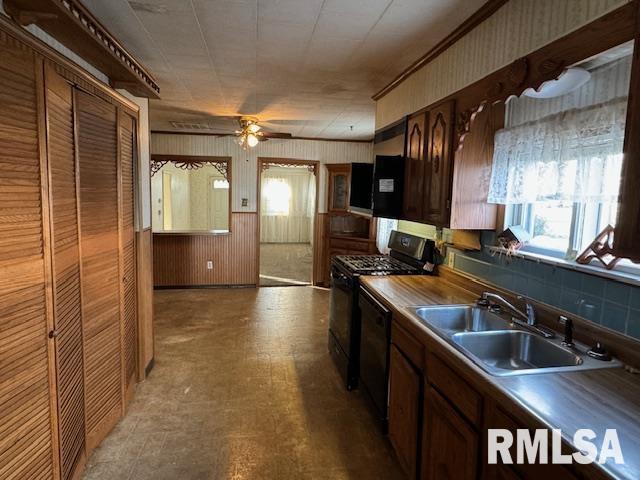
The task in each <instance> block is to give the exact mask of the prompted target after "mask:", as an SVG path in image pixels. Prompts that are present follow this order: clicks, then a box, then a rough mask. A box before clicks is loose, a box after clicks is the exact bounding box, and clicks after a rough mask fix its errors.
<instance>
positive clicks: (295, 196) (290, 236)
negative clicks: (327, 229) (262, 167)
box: [260, 167, 316, 243]
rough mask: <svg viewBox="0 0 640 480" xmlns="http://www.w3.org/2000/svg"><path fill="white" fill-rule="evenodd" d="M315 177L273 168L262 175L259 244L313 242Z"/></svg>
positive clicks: (298, 171) (306, 172) (306, 173)
mask: <svg viewBox="0 0 640 480" xmlns="http://www.w3.org/2000/svg"><path fill="white" fill-rule="evenodd" d="M315 197H316V194H315V177H314V176H313V174H312V173H311V172H309V171H308V170H306V169H302V168H295V169H294V168H290V169H287V168H279V167H271V168H269V169H267V170H266V171H265V172H264V173H263V175H262V188H261V199H260V205H261V212H260V215H261V219H260V222H261V223H260V241H261V242H264V243H310V242H311V240H312V238H313V221H312V220H313V218H314V213H315Z"/></svg>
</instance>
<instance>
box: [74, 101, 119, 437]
mask: <svg viewBox="0 0 640 480" xmlns="http://www.w3.org/2000/svg"><path fill="white" fill-rule="evenodd" d="M75 102H76V115H77V116H76V128H77V138H78V166H79V173H80V249H81V251H82V260H81V268H82V298H83V308H82V323H83V333H84V351H85V356H84V358H85V408H86V423H87V425H86V429H87V440H86V442H87V450H91V449H92V448H93V447H95V446H96V445H97V444H98V443H99V442H100V441H101V440H102V439H103V438H104V437H105V436H106V434H107V433H108V432H109V431H110V430H111V428H112V427H113V425H114V424H115V423H116V421H117V420H118V418H119V417H120V415H121V413H122V381H121V376H122V372H121V358H120V355H121V346H120V338H121V335H120V272H119V238H118V171H117V131H116V108H115V107H114V106H112V105H110V104H108V103H106V102H104V101H102V100H100V99H98V98H96V97H93V96H91V95H89V94H86V93H84V92H82V91H78V90H76V93H75Z"/></svg>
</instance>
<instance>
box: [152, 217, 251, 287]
mask: <svg viewBox="0 0 640 480" xmlns="http://www.w3.org/2000/svg"><path fill="white" fill-rule="evenodd" d="M257 225H258V217H257V215H256V213H254V212H250V213H240V212H233V213H232V214H231V232H230V233H229V234H224V235H181V234H158V233H156V234H154V235H153V278H154V285H155V286H156V287H177V286H181V287H184V286H208V285H255V283H256V278H257V272H256V267H257V265H256V258H257V246H258V245H257V242H256V239H257ZM209 260H211V261H213V269H211V270H208V269H207V261H209Z"/></svg>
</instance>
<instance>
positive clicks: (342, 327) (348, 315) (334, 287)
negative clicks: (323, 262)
mask: <svg viewBox="0 0 640 480" xmlns="http://www.w3.org/2000/svg"><path fill="white" fill-rule="evenodd" d="M353 285H354V280H353V278H352V277H350V276H349V275H347V274H345V273H343V272H342V271H340V270H339V269H338V268H337V267H335V266H333V267H332V268H331V307H330V311H329V328H330V329H331V332H332V333H333V336H334V337H335V338H336V340H337V342H338V344H339V345H340V347H341V348H342V350H343V351H344V353H345V354H346V355H347V356H349V355H350V353H351V352H350V351H349V350H350V341H351V320H352V314H353V291H354V288H353Z"/></svg>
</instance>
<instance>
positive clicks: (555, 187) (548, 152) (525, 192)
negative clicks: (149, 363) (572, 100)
mask: <svg viewBox="0 0 640 480" xmlns="http://www.w3.org/2000/svg"><path fill="white" fill-rule="evenodd" d="M626 109H627V98H626V97H622V98H618V99H615V100H612V101H609V102H607V103H604V104H599V105H593V106H590V107H586V108H580V109H573V110H568V111H565V112H561V113H558V114H554V115H550V116H548V117H546V118H543V119H541V120H539V121H535V122H532V123H527V124H524V125H519V126H516V127H512V128H507V129H503V130H500V131H499V132H497V133H496V136H495V148H494V154H493V169H492V172H491V183H490V189H489V196H488V201H489V202H490V203H501V204H519V203H532V202H537V201H545V200H566V201H571V202H580V203H587V202H598V203H599V202H610V201H616V200H617V198H618V189H619V183H620V170H621V167H622V145H623V142H624V126H625V119H626Z"/></svg>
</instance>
